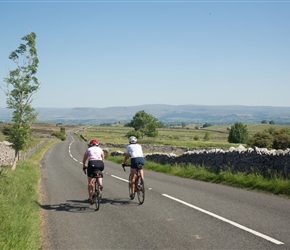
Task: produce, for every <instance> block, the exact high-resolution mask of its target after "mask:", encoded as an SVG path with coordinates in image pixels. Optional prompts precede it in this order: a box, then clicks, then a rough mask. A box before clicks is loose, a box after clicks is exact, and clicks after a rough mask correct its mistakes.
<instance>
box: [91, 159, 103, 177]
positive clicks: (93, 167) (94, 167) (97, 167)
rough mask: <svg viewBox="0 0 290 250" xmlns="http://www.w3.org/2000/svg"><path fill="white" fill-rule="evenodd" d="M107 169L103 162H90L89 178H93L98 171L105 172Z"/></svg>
mask: <svg viewBox="0 0 290 250" xmlns="http://www.w3.org/2000/svg"><path fill="white" fill-rule="evenodd" d="M104 168H105V165H104V162H103V161H101V160H94V161H89V163H88V176H89V177H93V175H94V172H95V171H97V170H100V171H103V170H104Z"/></svg>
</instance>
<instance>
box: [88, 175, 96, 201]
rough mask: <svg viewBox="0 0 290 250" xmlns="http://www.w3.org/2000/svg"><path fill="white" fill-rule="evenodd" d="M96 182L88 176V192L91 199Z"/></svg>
mask: <svg viewBox="0 0 290 250" xmlns="http://www.w3.org/2000/svg"><path fill="white" fill-rule="evenodd" d="M94 182H95V179H94V178H91V177H89V176H88V192H89V199H91V198H92V194H93V189H94V186H95V185H94Z"/></svg>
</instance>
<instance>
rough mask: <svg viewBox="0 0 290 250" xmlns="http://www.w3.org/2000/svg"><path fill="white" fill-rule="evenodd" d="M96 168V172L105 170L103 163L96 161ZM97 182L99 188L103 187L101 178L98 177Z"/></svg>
mask: <svg viewBox="0 0 290 250" xmlns="http://www.w3.org/2000/svg"><path fill="white" fill-rule="evenodd" d="M96 167H97V170H99V171H101V172H103V171H104V168H105V166H104V162H103V161H96ZM98 182H99V184H100V185H101V186H103V177H99V178H98Z"/></svg>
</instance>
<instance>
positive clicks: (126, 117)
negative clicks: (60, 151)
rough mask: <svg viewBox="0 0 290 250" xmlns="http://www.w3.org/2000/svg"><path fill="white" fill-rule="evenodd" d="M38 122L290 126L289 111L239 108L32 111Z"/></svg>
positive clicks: (2, 111) (4, 116)
mask: <svg viewBox="0 0 290 250" xmlns="http://www.w3.org/2000/svg"><path fill="white" fill-rule="evenodd" d="M35 110H36V111H37V112H38V121H39V122H54V123H66V124H106V123H117V122H129V121H131V120H132V119H133V117H134V115H135V114H136V113H137V112H138V111H141V110H144V111H145V112H146V113H149V114H151V115H153V116H154V117H156V118H157V119H158V120H159V121H161V122H163V123H165V124H181V123H182V122H184V123H186V124H197V125H198V124H204V123H210V124H216V125H218V124H233V123H235V122H242V123H256V124H257V123H261V121H267V122H269V121H274V122H275V123H276V124H285V125H289V124H290V107H273V106H242V105H216V106H214V105H213V106H209V105H165V104H146V105H140V106H124V107H122V106H119V107H107V108H90V107H88V108H86V107H84V108H83V107H82V108H35ZM11 117H12V110H10V109H7V108H0V121H3V122H8V121H11Z"/></svg>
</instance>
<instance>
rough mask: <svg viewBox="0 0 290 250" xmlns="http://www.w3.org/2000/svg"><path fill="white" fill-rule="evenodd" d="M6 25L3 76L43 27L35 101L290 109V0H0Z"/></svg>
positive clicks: (2, 103) (0, 101) (0, 102)
mask: <svg viewBox="0 0 290 250" xmlns="http://www.w3.org/2000/svg"><path fill="white" fill-rule="evenodd" d="M0 23H1V25H0V34H1V39H0V84H3V79H4V77H6V76H7V73H8V70H9V68H11V69H14V68H15V65H14V64H13V62H12V61H11V60H9V59H8V57H9V54H10V52H12V51H14V50H15V49H16V48H17V47H18V46H19V44H20V43H21V42H22V40H21V38H22V37H23V36H25V35H26V34H28V33H30V32H35V33H36V35H37V38H36V48H37V52H38V57H39V61H40V62H39V67H38V73H37V77H38V79H39V81H40V82H41V88H40V90H39V91H38V92H37V94H36V95H35V96H34V100H33V103H32V105H33V106H34V107H56V108H61V107H64V108H71V107H99V108H102V107H112V106H135V105H142V104H171V105H183V104H199V105H247V106H286V107H290V1H279V0H277V1H206V0H205V1H162V0H160V1H153V0H152V1H146V0H144V1H121V0H120V1H117V0H116V1H49V0H47V1H21V0H20V1H13V0H10V1H1V0H0ZM0 107H6V97H5V95H4V93H3V92H2V91H0Z"/></svg>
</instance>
